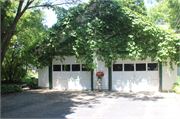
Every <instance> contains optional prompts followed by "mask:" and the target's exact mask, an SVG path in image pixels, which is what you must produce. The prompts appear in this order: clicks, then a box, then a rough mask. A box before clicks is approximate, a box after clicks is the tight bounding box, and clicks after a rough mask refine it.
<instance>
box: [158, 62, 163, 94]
mask: <svg viewBox="0 0 180 119" xmlns="http://www.w3.org/2000/svg"><path fill="white" fill-rule="evenodd" d="M162 83H163V81H162V62H159V91H161V92H162Z"/></svg>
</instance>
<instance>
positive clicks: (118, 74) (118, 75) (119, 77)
mask: <svg viewBox="0 0 180 119" xmlns="http://www.w3.org/2000/svg"><path fill="white" fill-rule="evenodd" d="M112 79H113V80H123V73H122V72H113V73H112Z"/></svg>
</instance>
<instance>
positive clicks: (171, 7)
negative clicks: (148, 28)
mask: <svg viewBox="0 0 180 119" xmlns="http://www.w3.org/2000/svg"><path fill="white" fill-rule="evenodd" d="M157 2H158V4H157V5H155V6H154V7H151V8H150V10H149V12H148V17H149V19H150V20H151V22H155V23H156V24H162V25H164V24H166V25H169V26H170V27H171V28H173V29H179V27H180V14H179V11H180V0H160V1H157Z"/></svg>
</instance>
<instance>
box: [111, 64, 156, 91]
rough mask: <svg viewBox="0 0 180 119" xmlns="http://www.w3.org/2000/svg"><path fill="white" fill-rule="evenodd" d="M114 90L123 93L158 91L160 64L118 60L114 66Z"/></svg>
mask: <svg viewBox="0 0 180 119" xmlns="http://www.w3.org/2000/svg"><path fill="white" fill-rule="evenodd" d="M112 89H113V90H122V91H158V90H159V71H158V63H152V62H151V61H148V60H147V61H130V60H126V61H122V60H118V61H117V62H116V64H113V66H112Z"/></svg>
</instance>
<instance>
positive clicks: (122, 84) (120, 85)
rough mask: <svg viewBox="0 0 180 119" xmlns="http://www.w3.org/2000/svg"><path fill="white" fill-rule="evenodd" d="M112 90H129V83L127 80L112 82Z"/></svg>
mask: <svg viewBox="0 0 180 119" xmlns="http://www.w3.org/2000/svg"><path fill="white" fill-rule="evenodd" d="M112 84H113V85H112V90H120V91H123V90H129V81H128V80H123V79H122V80H113V82H112Z"/></svg>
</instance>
